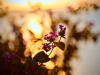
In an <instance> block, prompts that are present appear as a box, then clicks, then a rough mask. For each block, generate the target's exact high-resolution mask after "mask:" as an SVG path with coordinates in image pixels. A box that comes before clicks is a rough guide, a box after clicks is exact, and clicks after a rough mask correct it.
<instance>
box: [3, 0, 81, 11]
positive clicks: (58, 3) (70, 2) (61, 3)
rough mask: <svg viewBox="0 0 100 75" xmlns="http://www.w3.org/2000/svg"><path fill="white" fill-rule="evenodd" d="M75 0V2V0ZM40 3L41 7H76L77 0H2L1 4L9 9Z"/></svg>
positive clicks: (28, 7)
mask: <svg viewBox="0 0 100 75" xmlns="http://www.w3.org/2000/svg"><path fill="white" fill-rule="evenodd" d="M76 1H77V2H76ZM37 3H40V8H41V9H62V8H65V7H67V6H72V7H74V8H77V6H78V5H79V3H80V1H79V0H22V1H21V2H20V0H4V1H3V4H4V5H5V6H8V7H9V9H10V10H21V11H22V10H32V9H31V8H30V7H31V6H35V5H36V4H37Z"/></svg>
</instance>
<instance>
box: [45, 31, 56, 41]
mask: <svg viewBox="0 0 100 75" xmlns="http://www.w3.org/2000/svg"><path fill="white" fill-rule="evenodd" d="M57 37H58V35H57V34H56V32H50V33H49V34H47V35H45V37H44V39H45V40H47V41H49V42H53V41H54V40H55V39H56V38H57Z"/></svg>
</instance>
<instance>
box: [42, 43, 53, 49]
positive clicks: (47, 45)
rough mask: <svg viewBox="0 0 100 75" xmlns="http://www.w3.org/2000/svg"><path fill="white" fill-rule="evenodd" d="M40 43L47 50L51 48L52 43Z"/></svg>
mask: <svg viewBox="0 0 100 75" xmlns="http://www.w3.org/2000/svg"><path fill="white" fill-rule="evenodd" d="M42 45H43V47H42V49H44V50H45V51H49V50H51V49H52V45H51V44H50V43H43V44H42Z"/></svg>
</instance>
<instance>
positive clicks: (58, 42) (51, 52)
mask: <svg viewBox="0 0 100 75" xmlns="http://www.w3.org/2000/svg"><path fill="white" fill-rule="evenodd" d="M60 40H61V36H60V39H59V41H58V43H59V42H60ZM53 49H54V48H52V50H51V52H50V54H51V53H52V51H53ZM50 54H49V55H48V56H50Z"/></svg>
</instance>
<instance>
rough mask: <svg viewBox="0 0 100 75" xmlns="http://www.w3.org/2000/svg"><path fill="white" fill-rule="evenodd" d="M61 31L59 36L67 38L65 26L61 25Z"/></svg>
mask: <svg viewBox="0 0 100 75" xmlns="http://www.w3.org/2000/svg"><path fill="white" fill-rule="evenodd" d="M59 28H60V31H59V35H60V36H61V37H64V36H65V32H66V28H65V27H64V26H63V25H59Z"/></svg>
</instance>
